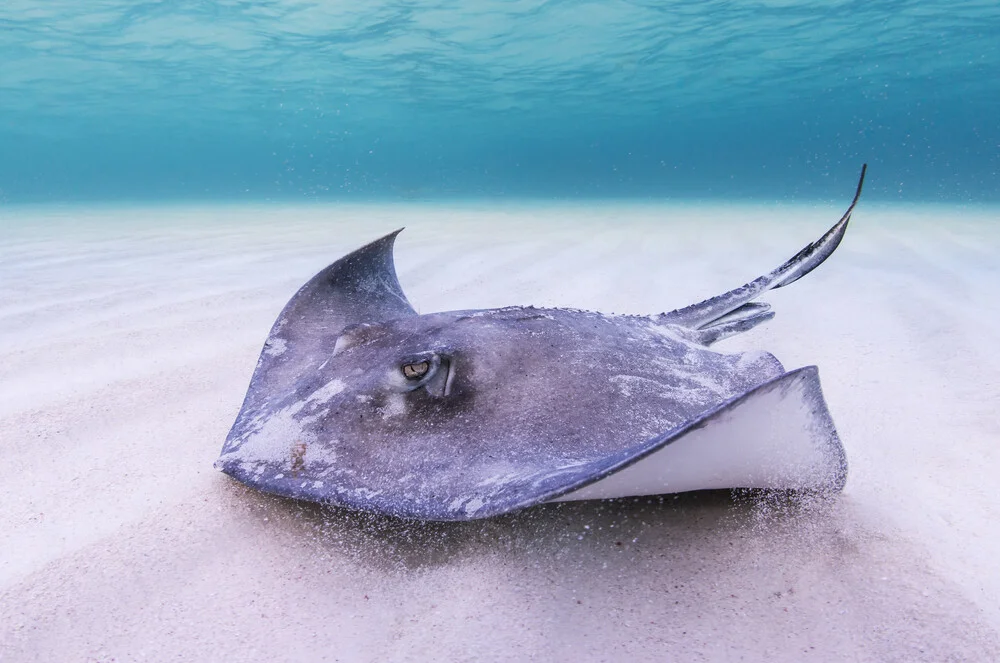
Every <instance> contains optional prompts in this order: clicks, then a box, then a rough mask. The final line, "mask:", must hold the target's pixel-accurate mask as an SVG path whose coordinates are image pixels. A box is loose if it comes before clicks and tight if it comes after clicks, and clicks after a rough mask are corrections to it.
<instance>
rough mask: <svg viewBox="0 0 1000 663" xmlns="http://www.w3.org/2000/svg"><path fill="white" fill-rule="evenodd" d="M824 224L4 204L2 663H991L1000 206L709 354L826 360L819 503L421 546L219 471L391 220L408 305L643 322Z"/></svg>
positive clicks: (686, 507) (463, 530) (548, 511)
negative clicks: (278, 365)
mask: <svg viewBox="0 0 1000 663" xmlns="http://www.w3.org/2000/svg"><path fill="white" fill-rule="evenodd" d="M840 213H841V210H840V209H839V208H836V207H830V208H826V209H819V208H810V209H798V208H778V209H768V208H764V207H760V208H735V207H719V208H707V207H674V208H665V207H612V206H600V205H597V206H590V207H577V208H574V207H568V206H563V207H559V206H554V207H509V208H502V211H495V210H493V211H491V210H490V209H489V208H486V207H482V208H472V207H465V208H460V207H456V208H438V207H429V206H408V207H403V206H399V207H351V208H348V207H328V208H323V207H297V208H286V207H277V206H275V207H268V208H222V207H220V208H211V207H203V208H176V209H162V208H159V209H107V210H75V209H48V210H39V209H22V210H17V209H11V208H7V209H6V210H3V211H0V236H2V237H3V242H2V243H0V462H2V464H0V468H2V479H0V491H2V492H0V495H2V502H0V661H3V662H4V663H6V662H7V661H18V662H20V661H57V660H58V661H142V660H151V661H163V660H202V661H216V660H297V661H305V660H309V661H312V660H316V661H320V660H329V661H386V660H392V661H400V660H449V661H458V660H485V661H489V660H528V659H535V660H553V661H562V660H566V661H591V660H594V661H599V660H608V661H614V660H629V661H664V660H686V661H692V660H724V661H730V660H732V661H735V660H769V661H803V660H864V661H868V660H871V661H915V660H927V661H943V660H972V661H979V660H997V659H1000V602H998V601H996V597H997V596H1000V573H998V572H997V570H996V569H997V562H996V560H997V559H1000V488H998V486H1000V483H998V480H997V477H998V476H1000V417H998V415H997V411H998V404H1000V356H998V355H997V354H996V352H995V349H996V341H995V339H996V338H998V335H1000V297H998V296H997V292H998V288H1000V262H998V261H997V256H998V255H1000V227H998V226H997V224H996V214H995V213H987V212H976V213H972V212H967V211H966V212H959V211H955V210H948V209H916V210H895V211H893V210H888V211H887V210H882V211H878V210H875V211H871V210H868V209H862V210H860V211H859V212H858V213H857V215H856V217H855V221H854V222H853V224H852V228H851V229H850V230H849V231H848V235H847V238H846V239H845V241H844V243H843V245H842V246H841V248H840V249H839V250H838V252H837V254H836V255H834V256H833V258H831V260H830V261H829V262H828V263H827V264H825V265H824V266H822V267H821V268H819V269H818V270H817V271H816V272H814V273H812V274H810V275H809V276H808V277H806V278H805V279H803V280H802V281H800V282H798V283H796V284H795V285H793V286H791V287H789V288H786V289H782V290H781V291H777V292H774V293H771V294H769V295H768V296H767V297H766V300H767V301H769V302H770V303H772V304H773V305H774V308H775V310H776V311H777V318H776V319H775V320H773V321H772V322H770V323H769V324H767V325H765V326H764V327H762V328H758V329H757V330H754V331H753V332H750V333H749V334H746V335H744V336H743V337H741V338H737V339H732V340H730V341H726V342H725V343H724V344H722V348H721V349H733V350H735V349H738V348H763V349H767V350H770V351H772V352H774V353H775V354H776V355H777V356H778V357H779V358H780V359H781V360H782V361H783V362H784V364H785V366H786V367H788V368H793V367H797V366H801V365H805V364H812V363H815V364H818V365H819V367H820V372H821V377H822V380H823V386H824V390H825V393H826V396H827V400H828V402H829V405H830V409H831V411H832V413H833V416H834V420H835V421H836V422H837V425H838V428H839V430H840V433H841V436H842V438H843V441H844V444H845V447H846V448H847V453H848V457H849V460H850V463H851V473H850V477H849V480H848V485H847V488H846V490H845V491H844V493H843V494H842V495H840V496H839V497H838V498H836V499H834V500H832V501H818V502H802V503H788V502H782V501H778V500H771V501H764V502H761V501H747V500H735V501H734V500H733V499H731V498H730V496H729V495H728V494H727V493H722V494H719V493H708V494H698V495H685V496H680V497H668V498H665V499H663V500H660V499H651V500H650V499H641V500H637V501H629V500H626V501H618V502H605V503H599V502H590V503H571V504H562V505H552V506H545V507H541V508H536V509H532V510H529V511H526V512H522V513H520V514H517V515H514V516H509V517H504V518H499V519H495V520H492V521H486V522H476V523H466V524H450V525H418V524H412V523H411V524H405V523H399V522H392V521H386V520H381V519H378V518H372V517H366V516H363V515H359V514H351V513H347V512H343V511H338V510H323V509H319V508H316V507H313V506H310V505H303V504H297V503H294V502H291V501H286V500H281V499H276V498H270V497H267V496H264V495H261V494H259V493H256V492H255V491H252V490H250V489H247V488H244V487H242V486H241V485H239V484H236V483H235V482H233V481H232V480H230V479H228V478H227V477H225V476H224V475H222V474H220V473H218V472H216V471H215V470H213V469H212V462H213V460H214V459H215V457H216V455H217V454H218V452H219V449H220V447H221V443H222V440H223V438H224V437H225V434H226V432H227V430H228V427H229V425H230V424H231V423H232V420H233V418H234V417H235V415H236V413H237V411H238V409H239V407H240V403H241V400H242V398H243V394H244V390H245V388H246V385H247V382H248V380H249V377H250V374H251V372H252V369H253V367H254V363H255V360H256V357H257V353H258V352H259V350H260V347H261V344H262V342H263V340H264V337H265V335H266V333H267V331H268V329H269V327H270V325H271V323H272V322H273V320H274V318H275V316H276V314H277V313H278V311H279V310H280V309H281V307H282V306H283V304H284V303H285V301H287V299H288V298H289V297H290V296H291V294H292V293H293V292H294V291H295V290H296V289H297V288H298V286H300V285H301V284H302V283H303V282H304V281H305V280H306V279H307V278H309V277H310V276H311V275H312V274H313V273H315V272H316V271H317V270H319V269H320V268H322V267H323V266H325V265H326V264H328V263H329V262H331V261H332V260H334V259H336V258H338V257H340V256H341V255H342V254H344V253H346V252H347V251H350V250H352V249H354V248H356V247H357V246H359V245H361V244H363V243H365V242H367V241H369V240H371V239H374V238H376V237H378V236H380V235H381V234H383V233H385V232H388V231H390V230H394V229H395V228H397V227H399V226H402V225H406V226H408V229H407V230H406V232H404V233H403V234H402V235H401V236H400V238H399V240H398V241H397V268H398V271H399V276H400V281H401V282H402V284H403V287H404V288H405V289H406V291H407V294H408V296H409V298H410V300H411V302H412V303H413V304H414V306H415V307H416V308H417V309H418V310H419V311H422V312H427V311H434V310H447V309H458V308H483V307H491V306H501V305H507V304H521V303H532V304H536V305H549V306H570V307H576V308H587V309H597V310H601V311H604V312H618V313H655V312H660V311H663V310H669V309H671V308H674V307H676V306H679V305H684V304H687V303H691V302H693V301H696V300H698V299H701V298H703V297H706V296H709V295H713V294H717V293H718V292H721V291H723V290H726V289H729V288H731V287H734V286H736V285H739V284H741V283H743V282H745V281H747V280H749V279H750V278H752V277H754V276H756V275H757V274H759V273H762V272H764V271H767V270H769V269H770V268H772V267H774V266H776V265H777V264H778V263H780V262H781V261H783V260H784V259H786V258H788V257H789V256H791V255H792V254H793V253H794V252H795V251H796V250H798V249H799V248H800V247H801V246H802V245H804V244H805V243H806V242H808V241H811V240H812V239H814V238H815V237H818V236H819V235H820V234H821V233H822V232H823V231H824V230H825V229H826V228H827V227H828V226H829V225H830V224H832V223H833V222H834V221H835V220H836V219H837V218H838V217H839V215H840Z"/></svg>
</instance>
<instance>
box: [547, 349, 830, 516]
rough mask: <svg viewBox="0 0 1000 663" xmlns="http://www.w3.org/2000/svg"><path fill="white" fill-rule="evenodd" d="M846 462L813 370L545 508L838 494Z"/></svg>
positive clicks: (701, 422) (625, 461) (679, 433)
mask: <svg viewBox="0 0 1000 663" xmlns="http://www.w3.org/2000/svg"><path fill="white" fill-rule="evenodd" d="M846 479H847V459H846V456H845V454H844V448H843V446H842V445H841V443H840V438H839V437H838V436H837V431H836V430H835V428H834V426H833V421H832V419H831V418H830V414H829V411H828V410H827V408H826V404H825V402H824V401H823V394H822V391H821V389H820V385H819V375H818V372H817V370H816V367H815V366H808V367H805V368H801V369H798V370H796V371H792V372H790V373H785V374H784V375H782V376H780V377H778V378H775V379H774V380H771V381H770V382H766V383H765V384H763V385H761V386H759V387H757V388H755V389H753V390H752V391H750V392H747V393H746V394H743V395H742V396H739V397H737V398H735V399H733V400H731V401H729V402H728V403H726V404H724V405H722V406H720V407H719V408H717V409H715V410H714V411H712V412H710V413H708V414H706V415H705V416H703V417H701V418H699V419H697V420H696V421H693V422H690V423H689V424H687V425H685V426H683V427H682V428H681V429H679V430H676V431H672V432H670V433H668V434H667V435H665V436H664V437H662V438H659V439H655V440H653V441H652V442H651V443H649V444H648V445H644V447H642V448H641V449H640V450H639V451H634V450H633V452H632V455H631V456H630V457H626V458H622V459H620V460H619V461H618V462H617V463H616V464H613V465H612V466H610V467H608V468H606V469H605V470H604V471H603V473H602V475H601V478H599V479H598V480H596V481H593V482H592V483H589V484H587V485H585V486H582V487H580V488H578V489H575V490H572V491H570V492H568V493H565V494H563V495H561V496H560V497H558V498H556V499H555V500H552V501H567V500H586V499H608V498H616V497H628V496H638V495H661V494H666V493H680V492H686V491H691V490H708V489H719V488H762V489H778V490H819V491H837V490H840V489H841V488H843V486H844V482H845V481H846Z"/></svg>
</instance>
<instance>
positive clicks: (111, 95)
mask: <svg viewBox="0 0 1000 663" xmlns="http://www.w3.org/2000/svg"><path fill="white" fill-rule="evenodd" d="M863 161H867V162H869V164H870V166H871V167H870V171H869V174H870V182H869V187H868V194H867V195H869V196H871V197H872V198H881V199H887V200H903V201H934V200H941V201H953V202H972V203H978V202H996V201H1000V2H997V1H996V0H986V1H975V2H968V1H966V2H962V1H946V0H893V1H886V2H879V1H873V0H866V1H856V0H848V1H839V0H812V1H806V0H766V1H759V0H758V1H754V2H749V1H748V2H735V1H723V0H710V1H703V2H677V1H673V0H630V1H625V0H602V1H598V2H577V1H568V0H565V1H564V0H548V1H543V0H511V1H499V0H490V1H474V0H456V1H452V0H405V1H402V0H362V1H358V0H355V1H354V2H343V1H341V2H333V1H329V2H316V1H304V0H303V1H296V0H271V1H267V0H265V1H258V2H247V1H234V0H229V1H217V2H210V1H208V0H172V1H162V2H161V1H158V0H157V1H147V2H141V1H135V0H45V1H44V2H40V1H38V0H4V2H3V3H2V4H0V200H3V201H6V202H30V201H42V202H52V201H74V200H111V201H114V200H182V199H189V200H190V199H193V200H198V199H206V200H212V199H220V200H236V201H255V200H265V199H271V200H274V199H291V200H310V199H338V198H346V199H350V200H362V199H374V200H400V199H417V200H419V199H442V198H476V197H489V198H497V197H504V198H510V199H516V198H522V197H524V198H565V197H596V198H618V197H642V198H685V199H714V198H726V199H758V200H767V199H775V198H789V199H793V198H802V199H808V198H827V197H835V198H837V199H838V200H840V199H843V197H844V196H845V195H846V194H849V193H850V191H851V189H852V187H853V184H854V180H855V178H856V176H857V173H858V170H859V168H860V165H861V163H862V162H863Z"/></svg>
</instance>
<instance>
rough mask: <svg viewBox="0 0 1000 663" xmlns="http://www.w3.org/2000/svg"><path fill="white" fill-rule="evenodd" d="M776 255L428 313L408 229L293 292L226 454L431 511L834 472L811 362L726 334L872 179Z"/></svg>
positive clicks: (802, 265) (838, 478)
mask: <svg viewBox="0 0 1000 663" xmlns="http://www.w3.org/2000/svg"><path fill="white" fill-rule="evenodd" d="M864 174H865V168H864V167H863V168H862V170H861V178H860V180H859V182H858V186H857V191H856V193H855V196H854V199H853V201H852V202H851V205H850V207H849V208H848V210H847V212H846V213H845V214H844V215H843V217H841V219H840V220H839V221H838V222H837V223H836V224H835V225H834V226H833V227H832V228H830V229H829V230H828V231H827V232H826V234H824V235H823V236H822V237H821V238H820V239H818V240H817V241H815V242H813V243H811V244H809V245H808V246H806V247H805V248H803V249H802V250H801V251H799V252H798V253H797V254H795V256H793V257H792V258H791V259H789V260H788V261H787V262H785V263H784V264H783V265H781V266H780V267H778V268H777V269H775V270H774V271H772V272H770V273H769V274H766V275H764V276H761V277H759V278H757V279H755V280H753V281H750V282H749V283H747V284H745V285H743V286H741V287H739V288H736V289H735V290H731V291H729V292H726V293H723V294H721V295H718V296H716V297H712V298H710V299H707V300H705V301H703V302H701V303H698V304H693V305H691V306H687V307H685V308H680V309H676V310H674V311H670V312H669V313H661V314H658V315H650V316H635V315H614V316H612V315H603V314H600V313H593V312H588V311H581V310H573V309H562V308H534V307H532V306H510V307H506V308H497V309H485V310H463V311H448V312H444V313H425V314H418V313H417V312H416V311H415V310H414V309H413V307H412V306H411V305H410V303H409V302H408V301H407V298H406V296H405V295H404V294H403V291H402V288H401V287H400V284H399V281H398V279H397V277H396V272H395V268H394V265H393V243H394V240H395V238H396V236H397V234H398V233H399V232H400V230H397V231H396V232H393V233H391V234H389V235H386V236H385V237H382V238H381V239H378V240H376V241H374V242H372V243H370V244H368V245H367V246H364V247H362V248H360V249H358V250H356V251H354V252H353V253H350V254H348V255H346V256H344V257H343V258H341V259H340V260H337V261H336V262H334V263H333V264H331V265H330V266H329V267H327V268H326V269H324V270H322V271H321V272H319V273H318V274H317V275H316V276H314V277H313V278H312V279H311V280H310V281H308V282H307V283H306V284H305V285H304V286H303V287H302V288H301V289H300V290H299V291H298V292H297V293H296V294H295V295H294V296H293V297H292V298H291V300H290V301H289V302H288V304H287V305H286V306H285V307H284V309H283V310H282V311H281V314H280V315H279V317H278V319H277V321H276V322H275V323H274V326H273V327H272V329H271V331H270V334H269V335H268V337H267V340H266V342H265V344H264V348H263V350H262V352H261V354H260V358H259V360H258V362H257V367H256V370H255V371H254V373H253V377H252V378H251V381H250V386H249V389H248V391H247V394H246V397H245V400H244V402H243V406H242V409H241V410H240V412H239V414H238V416H237V418H236V421H235V423H234V424H233V426H232V429H231V430H230V432H229V435H228V437H227V439H226V441H225V444H224V446H223V449H222V454H221V456H220V458H219V460H218V461H216V467H218V468H219V469H221V470H222V471H224V472H226V473H227V474H229V475H231V476H232V477H234V478H236V479H237V480H239V481H242V482H244V483H246V484H248V485H250V486H253V487H255V488H258V489H260V490H262V491H265V492H268V493H273V494H276V495H281V496H285V497H291V498H297V499H302V500H309V501H314V502H321V503H328V504H333V505H339V506H343V507H348V508H351V509H358V510H365V511H373V512H380V513H384V514H388V515H391V516H396V517H400V518H412V519H422V520H442V521H447V520H472V519H477V518H486V517H491V516H496V515H498V514H503V513H507V512H511V511H515V510H518V509H523V508H525V507H530V506H533V505H536V504H540V503H543V502H552V501H562V500H583V499H604V498H617V497H626V496H642V495H662V494H668V493H679V492H686V491H692V490H703V489H725V488H728V489H737V488H746V489H764V490H768V489H774V490H781V491H823V492H827V491H829V492H836V491H839V490H841V489H842V488H843V486H844V483H845V481H846V477H847V460H846V456H845V453H844V449H843V446H842V445H841V442H840V439H839V437H838V435H837V432H836V429H835V428H834V424H833V421H832V419H831V416H830V413H829V411H828V409H827V406H826V403H825V401H824V399H823V394H822V391H821V388H820V383H819V376H818V372H817V368H816V367H815V366H806V367H803V368H798V369H795V370H791V371H786V370H785V369H784V367H783V366H782V364H781V362H779V361H778V359H776V358H775V357H774V356H773V355H771V354H769V353H767V352H742V353H725V352H719V351H716V350H713V349H712V346H713V345H714V344H715V343H716V342H718V341H720V340H721V339H723V338H726V337H728V336H732V335H734V334H738V333H740V332H744V331H747V330H749V329H751V328H753V327H755V326H757V325H759V324H760V323H762V322H765V321H767V320H769V319H771V318H772V317H773V316H774V313H773V312H772V311H771V310H770V307H769V306H768V304H766V303H763V302H758V301H755V300H756V298H757V297H759V296H760V295H762V294H763V293H765V292H767V291H769V290H773V289H776V288H781V287H784V286H786V285H789V284H790V283H793V282H794V281H796V280H798V279H799V278H801V277H803V276H805V275H806V274H808V273H809V272H810V271H812V270H813V269H815V268H816V267H817V266H818V265H819V264H820V263H822V262H823V261H825V260H826V259H827V258H828V257H829V256H830V255H831V254H832V253H833V252H834V250H835V249H836V248H837V246H838V245H839V244H840V241H841V239H842V238H843V236H844V233H845V231H846V229H847V224H848V221H849V220H850V218H851V213H852V212H853V210H854V206H855V205H856V204H857V202H858V198H859V197H860V195H861V186H862V184H863V182H864Z"/></svg>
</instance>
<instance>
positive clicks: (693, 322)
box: [660, 164, 868, 345]
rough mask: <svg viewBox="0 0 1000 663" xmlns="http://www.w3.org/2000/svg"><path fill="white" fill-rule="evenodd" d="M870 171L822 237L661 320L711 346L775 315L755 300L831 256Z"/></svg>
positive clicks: (814, 267) (792, 281) (790, 281)
mask: <svg viewBox="0 0 1000 663" xmlns="http://www.w3.org/2000/svg"><path fill="white" fill-rule="evenodd" d="M866 170H868V164H865V165H863V166H862V167H861V177H860V178H859V179H858V188H857V191H856V192H855V193H854V200H852V201H851V206H850V207H848V208H847V211H846V212H844V215H843V216H842V217H840V220H839V221H837V223H835V224H834V225H833V227H832V228H830V229H829V230H827V231H826V233H825V234H824V235H823V236H822V237H820V238H819V239H818V240H816V241H815V242H812V243H811V244H809V245H808V246H806V247H805V248H803V249H802V250H801V251H799V252H798V253H796V254H795V255H794V256H792V257H791V258H789V259H788V260H787V261H785V263H784V264H782V265H781V266H780V267H778V268H777V269H775V270H774V271H772V272H770V273H769V274H765V275H764V276H760V277H758V278H756V279H754V280H753V281H750V282H749V283H747V284H745V285H742V286H740V287H739V288H736V289H735V290H730V291H729V292H726V293H723V294H721V295H717V296H715V297H712V298H711V299H706V300H705V301H703V302H700V303H698V304H692V305H691V306H686V307H684V308H680V309H677V310H675V311H671V312H670V313H664V314H663V315H662V316H661V318H660V320H661V321H662V322H665V323H668V324H673V325H680V326H682V327H687V328H688V329H690V330H692V331H693V332H694V336H695V338H696V339H697V340H698V341H699V342H702V343H704V344H705V345H711V344H712V343H714V342H716V341H718V340H720V339H722V338H725V337H727V336H732V335H733V334H738V333H740V332H744V331H746V330H748V329H751V328H753V327H756V326H757V325H759V324H760V323H762V322H765V321H767V320H770V319H771V318H773V317H774V312H773V311H771V310H770V306H768V305H767V304H764V303H761V302H753V301H752V300H753V299H755V298H757V297H758V296H760V295H761V294H763V293H765V292H767V291H768V290H774V289H775V288H782V287H784V286H786V285H788V284H790V283H794V282H795V281H798V280H799V279H800V278H802V277H803V276H805V275H806V274H808V273H809V272H811V271H812V270H814V269H816V268H817V267H819V266H820V264H822V263H823V261H824V260H826V259H827V258H829V257H830V255H831V254H832V253H833V252H834V251H835V250H836V248H837V247H838V246H839V245H840V241H841V240H842V239H843V238H844V233H845V232H847V223H848V222H849V221H850V220H851V213H852V212H853V211H854V206H855V205H857V204H858V198H860V197H861V186H862V185H863V184H864V181H865V171H866Z"/></svg>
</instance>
